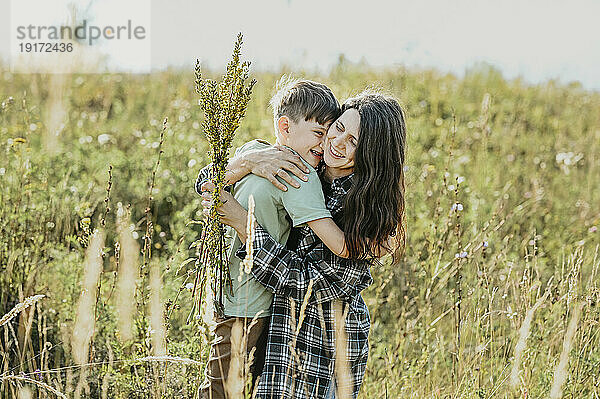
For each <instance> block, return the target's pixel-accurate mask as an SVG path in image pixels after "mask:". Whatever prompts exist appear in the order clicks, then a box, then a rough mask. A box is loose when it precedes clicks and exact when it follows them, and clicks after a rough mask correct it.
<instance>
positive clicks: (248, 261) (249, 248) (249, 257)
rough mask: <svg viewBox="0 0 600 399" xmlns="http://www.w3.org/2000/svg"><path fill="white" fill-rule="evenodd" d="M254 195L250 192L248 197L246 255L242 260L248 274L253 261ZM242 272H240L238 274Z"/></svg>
mask: <svg viewBox="0 0 600 399" xmlns="http://www.w3.org/2000/svg"><path fill="white" fill-rule="evenodd" d="M255 221H256V218H255V217H254V196H253V195H252V194H250V196H249V197H248V222H247V224H246V257H245V258H244V261H243V262H242V263H243V265H244V272H246V274H250V273H251V272H252V264H253V262H254V245H253V241H254V222H255ZM241 275H242V273H240V276H241Z"/></svg>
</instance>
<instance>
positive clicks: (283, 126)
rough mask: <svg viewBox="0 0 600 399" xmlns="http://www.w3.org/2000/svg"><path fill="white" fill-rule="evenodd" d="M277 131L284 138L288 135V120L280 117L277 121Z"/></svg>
mask: <svg viewBox="0 0 600 399" xmlns="http://www.w3.org/2000/svg"><path fill="white" fill-rule="evenodd" d="M277 131H278V132H279V134H281V135H282V136H284V137H288V136H289V135H290V118H288V117H287V116H285V115H282V116H280V117H279V119H277Z"/></svg>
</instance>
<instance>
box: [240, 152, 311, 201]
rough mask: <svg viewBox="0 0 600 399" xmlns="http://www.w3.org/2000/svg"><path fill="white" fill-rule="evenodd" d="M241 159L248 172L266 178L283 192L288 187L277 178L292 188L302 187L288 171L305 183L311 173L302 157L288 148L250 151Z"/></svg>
mask: <svg viewBox="0 0 600 399" xmlns="http://www.w3.org/2000/svg"><path fill="white" fill-rule="evenodd" d="M241 157H242V159H243V162H244V164H245V168H246V170H248V172H250V173H252V174H254V175H256V176H260V177H264V178H265V179H267V180H269V181H270V182H271V183H273V185H274V186H275V187H277V188H278V189H280V190H282V191H287V187H286V186H285V185H284V184H283V183H281V182H280V181H279V180H277V178H276V176H279V177H281V178H282V179H283V180H285V181H286V182H287V183H289V184H290V185H291V186H292V187H296V188H298V187H300V184H299V183H298V182H297V181H296V179H294V178H293V177H292V176H290V174H289V173H288V172H286V170H287V171H289V172H291V173H292V174H293V175H295V176H297V177H299V178H300V179H302V180H304V181H307V180H308V176H307V175H306V174H307V173H309V170H308V168H307V167H306V165H304V162H303V161H302V159H301V158H300V156H298V155H296V154H294V153H292V151H290V150H289V149H288V148H286V147H283V146H280V145H277V144H276V145H274V146H272V147H270V148H265V149H264V150H254V151H248V152H246V153H244V154H243V155H242V156H241Z"/></svg>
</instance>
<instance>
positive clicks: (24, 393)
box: [19, 387, 33, 399]
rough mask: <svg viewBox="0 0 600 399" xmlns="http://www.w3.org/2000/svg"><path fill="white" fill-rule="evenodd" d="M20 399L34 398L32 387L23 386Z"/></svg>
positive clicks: (20, 390)
mask: <svg viewBox="0 0 600 399" xmlns="http://www.w3.org/2000/svg"><path fill="white" fill-rule="evenodd" d="M19 399H33V393H32V392H31V389H29V388H27V387H23V388H21V389H19Z"/></svg>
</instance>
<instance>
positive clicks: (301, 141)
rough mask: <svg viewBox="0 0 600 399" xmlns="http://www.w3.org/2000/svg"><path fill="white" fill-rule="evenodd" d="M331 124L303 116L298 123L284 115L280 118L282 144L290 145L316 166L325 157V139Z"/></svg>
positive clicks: (279, 126)
mask: <svg viewBox="0 0 600 399" xmlns="http://www.w3.org/2000/svg"><path fill="white" fill-rule="evenodd" d="M330 124H331V123H327V124H325V125H321V124H319V123H318V122H317V121H315V120H308V121H305V120H304V119H303V118H300V119H299V120H298V122H297V123H296V122H294V121H293V120H292V119H291V118H288V117H287V116H282V117H280V118H279V120H278V128H279V133H280V134H279V137H280V139H281V140H280V141H281V143H280V144H283V145H286V146H288V147H290V148H291V149H293V150H294V151H296V152H297V153H298V155H300V156H301V157H302V158H304V160H305V161H306V162H308V163H309V164H310V165H311V166H313V167H314V168H316V167H317V165H318V164H319V162H321V159H323V140H324V138H325V135H326V134H327V129H328V128H329V125H330Z"/></svg>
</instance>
